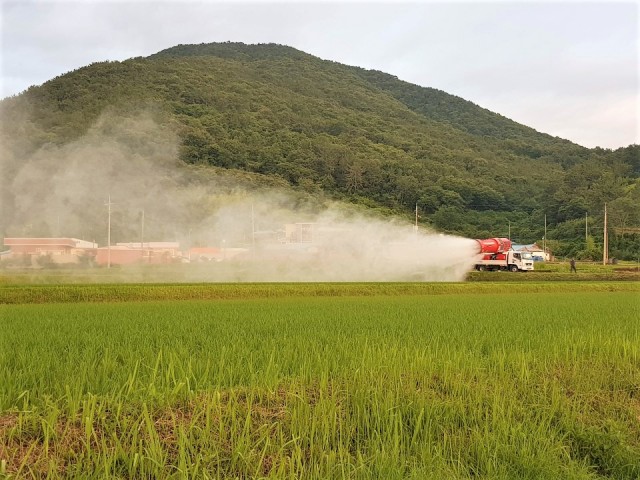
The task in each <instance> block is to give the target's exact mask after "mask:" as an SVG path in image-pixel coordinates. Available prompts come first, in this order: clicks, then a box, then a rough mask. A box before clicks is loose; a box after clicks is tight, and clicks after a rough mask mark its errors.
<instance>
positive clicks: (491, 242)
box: [475, 238, 533, 272]
mask: <svg viewBox="0 0 640 480" xmlns="http://www.w3.org/2000/svg"><path fill="white" fill-rule="evenodd" d="M476 241H477V242H478V246H479V252H478V258H477V259H476V264H475V268H476V270H478V271H480V272H481V271H484V270H508V271H510V272H526V271H529V270H533V257H532V256H531V254H530V253H529V252H516V251H514V250H512V249H511V240H509V239H508V238H486V239H484V240H476Z"/></svg>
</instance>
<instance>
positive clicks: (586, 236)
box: [584, 212, 589, 245]
mask: <svg viewBox="0 0 640 480" xmlns="http://www.w3.org/2000/svg"><path fill="white" fill-rule="evenodd" d="M588 242H589V212H585V214H584V244H585V245H587V243H588Z"/></svg>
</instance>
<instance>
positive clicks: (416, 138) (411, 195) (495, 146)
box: [0, 43, 637, 253]
mask: <svg viewBox="0 0 640 480" xmlns="http://www.w3.org/2000/svg"><path fill="white" fill-rule="evenodd" d="M0 108H1V112H2V117H3V119H4V122H3V126H2V135H3V138H4V139H10V141H9V142H7V143H8V144H10V147H11V151H10V154H11V158H12V159H14V163H15V161H18V162H19V159H20V158H21V157H23V156H24V155H29V154H30V153H31V152H35V151H37V150H38V149H41V148H42V147H43V146H45V145H47V144H54V145H65V144H67V143H68V142H70V141H73V140H76V139H78V138H80V137H81V136H82V135H83V134H85V133H86V132H87V130H88V128H89V126H91V125H92V124H94V123H95V122H96V121H97V120H98V119H99V118H100V116H101V115H103V114H104V112H105V111H111V112H116V113H117V114H118V115H122V116H130V115H133V114H134V113H135V112H138V111H140V110H145V111H150V112H152V115H153V116H154V118H155V119H156V121H157V122H159V123H160V124H162V125H167V126H169V127H170V128H171V129H172V130H173V131H175V132H176V133H177V135H178V138H179V143H180V145H179V150H178V154H179V157H180V158H181V159H182V160H183V161H184V162H186V163H189V164H198V165H210V166H215V167H222V168H226V169H231V170H234V169H235V170H242V171H248V172H253V173H255V174H258V175H263V176H265V177H277V178H281V179H284V180H286V182H288V183H289V184H290V185H291V186H292V188H294V189H300V190H303V191H305V192H311V193H313V192H317V193H320V192H324V193H325V194H328V195H330V196H333V197H336V198H340V199H347V200H350V201H353V202H357V203H361V204H363V205H367V206H370V207H383V208H388V209H391V210H394V211H397V212H405V213H406V214H409V212H411V211H413V209H414V208H415V205H416V204H418V205H419V209H420V210H421V211H422V212H423V213H424V215H423V221H428V222H430V223H434V224H435V225H436V226H437V227H438V228H440V229H442V230H446V231H451V232H456V233H461V234H465V235H469V236H485V235H506V234H507V232H506V226H507V223H508V222H512V223H513V224H514V226H516V230H515V231H516V232H518V237H519V239H520V240H522V241H534V240H537V239H539V238H540V237H541V229H542V225H543V216H544V214H545V213H546V214H547V217H548V221H549V223H550V224H551V225H552V226H554V227H555V225H558V226H559V225H560V224H561V223H564V222H568V221H573V220H575V219H576V218H582V216H583V215H584V211H590V212H593V213H595V212H599V211H601V210H602V206H603V203H604V201H607V200H608V201H613V200H615V199H616V198H626V197H628V196H629V195H631V194H632V192H633V191H634V189H635V188H636V187H634V185H635V184H634V180H635V179H636V178H637V170H636V169H635V167H634V163H633V162H634V161H635V159H636V158H637V147H630V148H629V150H626V149H625V150H620V151H617V152H609V151H604V150H589V149H586V148H583V147H580V146H578V145H575V144H572V143H571V142H568V141H566V140H562V139H558V138H554V137H551V136H549V135H546V134H541V133H538V132H536V131H535V130H533V129H530V128H528V127H525V126H523V125H520V124H517V123H515V122H513V121H511V120H509V119H506V118H505V117H502V116H500V115H498V114H495V113H492V112H489V111H487V110H485V109H482V108H480V107H478V106H476V105H474V104H472V103H471V102H468V101H466V100H463V99H460V98H458V97H454V96H451V95H448V94H446V93H444V92H441V91H438V90H434V89H429V88H423V87H419V86H416V85H411V84H409V83H406V82H402V81H400V80H398V79H396V78H395V77H393V76H391V75H388V74H384V73H382V72H375V71H366V70H363V69H360V68H357V67H350V66H345V65H341V64H338V63H335V62H329V61H324V60H321V59H319V58H316V57H313V56H311V55H308V54H306V53H304V52H300V51H298V50H295V49H293V48H291V47H286V46H281V45H273V44H269V45H244V44H238V43H224V44H202V45H179V46H176V47H173V48H170V49H167V50H163V51H161V52H159V53H157V54H155V55H152V56H150V57H148V58H134V59H130V60H127V61H124V62H105V63H97V64H92V65H90V66H88V67H84V68H81V69H78V70H76V71H74V72H70V73H68V74H66V75H63V76H60V77H57V78H55V79H53V80H51V81H49V82H47V83H45V84H44V85H42V86H40V87H32V88H30V89H29V90H27V91H26V92H24V93H23V94H22V95H20V96H18V97H13V98H9V99H5V100H3V101H2V103H1V106H0ZM8 118H10V119H11V121H10V122H7V121H6V119H8ZM585 166H586V167H585ZM580 168H582V170H580ZM9 170H10V169H9ZM587 171H588V172H589V173H587ZM594 175H595V176H594ZM576 177H578V178H579V179H586V180H585V181H586V182H587V183H588V184H589V186H586V187H584V188H583V189H582V187H580V189H582V190H580V189H579V190H580V191H582V192H583V193H581V195H580V198H579V199H578V200H576V199H575V198H571V197H572V195H573V194H572V193H571V192H572V191H575V189H574V190H572V187H571V183H572V182H574V183H575V181H576ZM605 177H606V178H605ZM609 177H611V178H609ZM595 192H597V193H595ZM567 205H569V206H568V207H567ZM561 207H564V209H563V208H561ZM632 213H633V214H634V215H635V213H634V212H632ZM578 235H582V234H579V233H577V232H574V233H571V234H568V235H567V241H568V243H567V244H566V248H565V251H566V252H567V253H569V252H570V250H571V249H573V250H572V251H577V249H578V248H579V244H578V240H577V238H579V237H578ZM559 248H561V249H562V248H564V247H562V246H560V247H559ZM561 251H562V250H561Z"/></svg>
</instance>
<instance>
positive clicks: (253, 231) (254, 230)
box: [251, 202, 256, 255]
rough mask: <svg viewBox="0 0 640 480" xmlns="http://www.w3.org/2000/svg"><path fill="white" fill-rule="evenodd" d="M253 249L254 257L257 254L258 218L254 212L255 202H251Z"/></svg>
mask: <svg viewBox="0 0 640 480" xmlns="http://www.w3.org/2000/svg"><path fill="white" fill-rule="evenodd" d="M251 249H252V250H253V255H255V253H256V218H255V215H254V211H253V202H251Z"/></svg>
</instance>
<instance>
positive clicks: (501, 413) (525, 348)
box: [0, 281, 640, 479]
mask: <svg viewBox="0 0 640 480" xmlns="http://www.w3.org/2000/svg"><path fill="white" fill-rule="evenodd" d="M3 476H4V477H7V478H96V479H98V478H100V479H102V478H114V479H115V478H121V479H129V478H139V479H165V478H176V479H183V478H203V479H205V478H225V479H226V478H243V479H248V478H292V479H294V478H295V479H332V478H339V479H342V478H350V479H369V478H371V479H401V478H402V479H404V478H413V479H471V478H486V479H521V478H531V479H534V478H535V479H596V478H610V479H639V478H640V284H639V283H638V282H633V281H632V282H608V283H605V282H582V283H578V282H561V283H553V282H547V283H535V282H531V281H527V282H525V283H508V284H506V283H500V282H496V283H492V282H478V283H466V284H343V285H337V284H301V285H287V284H283V285H272V284H256V285H110V286H108V285H57V286H56V285H50V286H47V285H39V286H20V285H3V286H2V287H0V477H3Z"/></svg>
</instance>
